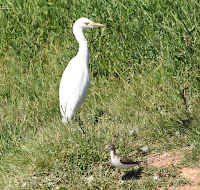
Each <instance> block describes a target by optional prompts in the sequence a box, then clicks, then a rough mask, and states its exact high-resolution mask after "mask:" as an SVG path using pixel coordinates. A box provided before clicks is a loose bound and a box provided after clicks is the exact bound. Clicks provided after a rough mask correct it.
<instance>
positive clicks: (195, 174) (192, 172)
mask: <svg viewBox="0 0 200 190" xmlns="http://www.w3.org/2000/svg"><path fill="white" fill-rule="evenodd" d="M180 172H181V173H180V176H181V177H184V178H186V179H189V180H190V181H192V182H193V184H198V183H199V182H200V168H182V169H180ZM199 189H200V186H199Z"/></svg>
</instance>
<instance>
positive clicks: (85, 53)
mask: <svg viewBox="0 0 200 190" xmlns="http://www.w3.org/2000/svg"><path fill="white" fill-rule="evenodd" d="M73 34H74V36H75V37H76V39H77V42H78V43H79V51H78V53H77V56H78V57H81V58H82V59H83V58H86V59H87V61H86V62H85V63H87V67H88V62H89V49H88V43H87V40H86V39H85V36H84V34H83V29H82V28H78V27H76V25H75V26H74V27H73Z"/></svg>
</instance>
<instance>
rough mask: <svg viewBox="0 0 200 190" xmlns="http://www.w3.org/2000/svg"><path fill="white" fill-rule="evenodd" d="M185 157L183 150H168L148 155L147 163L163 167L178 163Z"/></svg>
mask: <svg viewBox="0 0 200 190" xmlns="http://www.w3.org/2000/svg"><path fill="white" fill-rule="evenodd" d="M183 157H184V154H183V152H180V151H178V152H174V151H167V152H164V153H159V154H153V155H150V156H148V158H147V164H148V165H150V166H153V167H162V166H167V165H171V164H173V165H177V164H178V163H179V162H180V160H181V159H182V158H183Z"/></svg>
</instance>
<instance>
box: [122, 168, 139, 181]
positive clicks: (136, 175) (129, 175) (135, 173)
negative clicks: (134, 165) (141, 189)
mask: <svg viewBox="0 0 200 190" xmlns="http://www.w3.org/2000/svg"><path fill="white" fill-rule="evenodd" d="M141 173H142V168H138V169H137V170H131V171H127V172H126V173H125V174H124V175H123V176H122V180H130V179H140V178H141Z"/></svg>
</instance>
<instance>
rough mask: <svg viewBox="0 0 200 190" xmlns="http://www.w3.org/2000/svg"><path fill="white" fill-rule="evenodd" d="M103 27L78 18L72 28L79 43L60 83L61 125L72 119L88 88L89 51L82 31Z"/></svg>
mask: <svg viewBox="0 0 200 190" xmlns="http://www.w3.org/2000/svg"><path fill="white" fill-rule="evenodd" d="M104 26H105V25H103V24H100V23H95V22H92V21H91V20H89V19H87V18H79V19H78V20H77V21H76V22H75V24H74V26H73V33H74V36H75V37H76V39H77V41H78V43H79V51H78V53H77V55H76V56H75V57H74V58H72V60H71V61H70V62H69V64H68V65H67V67H66V69H65V71H64V73H63V75H62V78H61V82H60V89H59V99H60V112H61V115H62V117H63V119H62V122H63V123H66V122H67V121H69V120H71V119H72V118H73V116H74V114H75V112H76V111H77V110H78V109H79V108H80V106H81V105H82V103H83V101H84V100H85V98H86V96H87V93H88V89H89V86H90V75H89V66H88V62H89V49H88V44H87V40H86V39H85V37H84V35H83V30H84V29H89V28H95V27H104Z"/></svg>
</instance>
